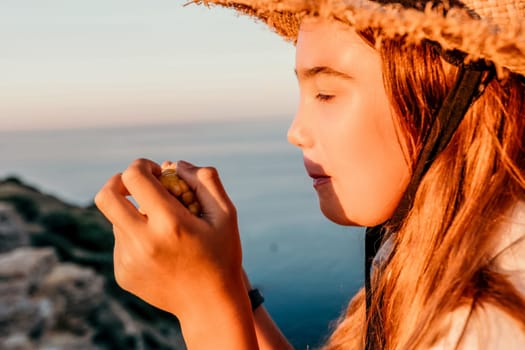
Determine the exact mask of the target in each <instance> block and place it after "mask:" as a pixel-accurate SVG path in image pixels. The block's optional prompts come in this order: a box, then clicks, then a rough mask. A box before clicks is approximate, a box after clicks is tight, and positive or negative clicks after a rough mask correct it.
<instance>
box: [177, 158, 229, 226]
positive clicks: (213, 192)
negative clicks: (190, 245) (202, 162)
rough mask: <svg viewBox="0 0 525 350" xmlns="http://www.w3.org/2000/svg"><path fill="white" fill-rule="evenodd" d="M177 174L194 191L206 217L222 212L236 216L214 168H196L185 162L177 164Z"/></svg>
mask: <svg viewBox="0 0 525 350" xmlns="http://www.w3.org/2000/svg"><path fill="white" fill-rule="evenodd" d="M177 173H178V174H179V175H180V177H181V178H183V179H184V180H185V181H186V182H187V183H188V185H189V186H190V187H191V188H192V189H193V191H194V192H195V195H196V196H197V199H198V201H199V202H200V204H201V206H202V208H203V215H204V216H208V217H209V216H214V213H217V212H221V213H226V214H234V213H235V207H234V206H233V204H232V202H231V200H230V198H229V197H228V194H227V193H226V191H225V189H224V187H223V185H222V182H221V180H220V178H219V174H218V172H217V170H216V169H215V168H213V167H202V168H201V167H195V166H193V165H192V164H189V163H187V162H184V161H179V162H177Z"/></svg>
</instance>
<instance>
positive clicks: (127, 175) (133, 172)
mask: <svg viewBox="0 0 525 350" xmlns="http://www.w3.org/2000/svg"><path fill="white" fill-rule="evenodd" d="M141 169H142V168H141V167H138V166H133V165H131V166H130V167H128V168H127V169H126V170H124V172H123V173H122V182H123V183H124V184H126V185H128V186H129V185H133V184H134V183H137V182H139V181H140V179H141V178H142V177H143V171H142V170H141Z"/></svg>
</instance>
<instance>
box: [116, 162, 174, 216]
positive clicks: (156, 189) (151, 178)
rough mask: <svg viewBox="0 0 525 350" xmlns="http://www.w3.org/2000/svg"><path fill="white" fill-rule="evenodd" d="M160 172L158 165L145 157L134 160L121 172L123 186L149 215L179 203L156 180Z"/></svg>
mask: <svg viewBox="0 0 525 350" xmlns="http://www.w3.org/2000/svg"><path fill="white" fill-rule="evenodd" d="M160 174H161V168H160V166H159V165H158V164H156V163H154V162H152V161H150V160H147V159H138V160H136V161H134V162H133V163H132V164H131V165H130V166H129V167H128V168H127V169H126V170H125V171H124V172H123V173H122V182H123V184H124V186H125V187H126V188H127V189H128V191H129V193H130V194H131V196H133V198H134V199H135V201H136V202H137V204H138V205H139V206H140V208H141V210H142V211H143V212H145V213H146V214H147V215H148V216H149V217H152V216H155V215H156V213H159V214H160V212H161V211H162V209H166V208H172V207H173V206H174V205H177V204H179V203H177V201H176V200H174V198H173V197H172V196H168V193H167V190H166V189H165V188H164V186H162V184H161V183H160V181H159V180H158V178H159V176H160Z"/></svg>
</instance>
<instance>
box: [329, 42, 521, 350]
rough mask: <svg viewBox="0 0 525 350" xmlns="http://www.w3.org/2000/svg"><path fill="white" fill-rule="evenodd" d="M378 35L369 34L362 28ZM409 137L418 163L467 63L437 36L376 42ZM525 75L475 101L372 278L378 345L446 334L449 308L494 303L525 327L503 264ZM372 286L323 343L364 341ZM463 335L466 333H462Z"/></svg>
mask: <svg viewBox="0 0 525 350" xmlns="http://www.w3.org/2000/svg"><path fill="white" fill-rule="evenodd" d="M361 34H362V35H363V37H364V38H365V40H368V41H369V42H370V41H372V40H370V33H361ZM377 47H378V50H379V53H380V55H381V56H382V59H383V76H384V83H385V88H386V92H387V95H388V96H389V99H390V102H391V104H392V107H393V109H394V112H395V113H394V114H395V116H396V118H397V120H396V122H397V125H398V127H399V133H400V134H399V135H400V141H401V142H403V143H404V147H406V149H407V150H408V154H409V155H408V157H407V161H408V162H409V164H410V165H411V166H413V165H414V164H415V161H416V159H417V156H418V154H419V151H420V150H421V147H422V142H423V140H424V137H425V135H426V133H427V132H428V129H429V125H430V124H431V123H432V122H433V118H434V117H435V115H436V112H437V111H438V109H439V107H440V106H441V104H442V103H443V101H444V99H445V97H446V94H447V92H448V91H449V89H450V88H451V86H452V85H453V83H454V81H455V79H456V75H457V72H458V68H457V67H454V66H451V65H449V64H447V63H444V61H443V59H442V58H441V55H440V53H439V51H438V49H437V48H436V47H435V46H434V45H432V44H429V43H426V42H422V43H420V44H409V43H406V42H404V40H403V38H397V39H388V40H384V41H382V42H381V44H380V45H378V46H377ZM524 113H525V79H524V78H523V77H522V76H519V75H515V74H512V73H510V74H509V75H508V76H507V77H506V78H505V79H500V80H493V81H492V82H491V83H490V84H489V86H487V88H486V90H485V92H484V94H483V95H482V96H481V97H480V98H479V99H478V100H477V101H476V102H475V103H474V104H473V105H472V106H471V107H470V109H469V111H468V112H467V114H466V115H465V118H464V120H463V121H462V123H461V125H460V126H459V128H458V130H457V132H456V133H455V135H454V137H453V138H452V140H451V142H450V144H449V145H448V146H447V148H446V149H445V150H444V151H443V152H442V153H441V154H440V155H439V156H438V157H437V159H436V160H435V161H434V162H433V164H432V165H431V167H430V169H429V170H428V172H427V174H426V175H425V176H424V178H423V179H422V182H421V184H420V186H419V188H418V191H417V193H416V196H415V201H414V205H413V208H412V210H411V211H410V213H409V215H408V217H407V218H406V219H405V220H404V222H403V223H402V226H401V228H400V229H399V230H398V232H397V234H395V235H394V236H393V246H394V249H393V251H392V253H391V256H390V259H389V260H388V264H386V266H384V267H383V268H382V269H381V271H380V272H379V277H378V279H377V281H375V283H374V285H373V290H374V295H375V298H374V299H373V300H372V309H373V308H379V317H378V318H377V319H379V320H380V322H379V323H378V324H376V325H374V326H375V327H374V328H375V330H376V331H377V332H376V333H375V337H374V344H375V345H376V347H377V348H380V349H403V350H405V349H417V348H421V347H424V346H429V345H431V344H432V343H433V342H435V341H436V340H437V339H439V338H440V337H441V336H443V335H444V334H446V332H447V329H448V327H449V325H448V324H447V322H446V316H447V315H448V314H449V313H451V312H452V311H454V310H457V309H458V308H459V307H468V308H470V310H471V313H472V314H473V313H475V312H476V310H478V308H480V307H482V305H486V304H487V303H488V304H491V305H494V306H496V307H498V308H500V309H501V310H502V311H504V312H506V313H507V314H508V315H509V316H511V317H513V318H514V319H515V320H516V321H518V322H519V324H521V325H522V326H523V329H524V331H525V313H524V312H523V310H525V300H524V298H523V296H522V295H521V294H520V293H519V292H518V291H517V290H516V289H515V287H514V286H513V284H512V283H510V282H509V281H508V279H507V277H506V276H505V275H503V274H501V273H499V272H498V271H497V269H495V268H494V258H495V254H496V253H497V252H495V251H494V249H495V246H496V244H497V242H498V240H499V239H500V233H499V231H498V229H497V225H498V223H499V222H500V221H501V219H502V217H503V215H505V214H506V213H508V211H509V210H510V208H511V207H512V205H513V204H515V203H516V202H517V201H518V200H523V199H525V145H524V140H525V115H524ZM365 313H366V312H365V300H364V292H363V290H361V291H359V292H358V293H357V295H356V296H355V297H354V298H353V299H352V301H351V302H350V304H349V306H348V309H347V311H346V313H345V314H344V315H343V316H342V317H341V319H340V320H339V321H338V323H337V324H336V326H335V330H334V332H333V334H332V335H331V336H330V338H329V339H328V341H327V343H326V344H325V345H324V347H323V350H339V349H362V348H363V346H364V336H365V329H366V324H367V322H370V320H369V319H368V318H367V317H366V316H365ZM459 343H461V338H460V339H459Z"/></svg>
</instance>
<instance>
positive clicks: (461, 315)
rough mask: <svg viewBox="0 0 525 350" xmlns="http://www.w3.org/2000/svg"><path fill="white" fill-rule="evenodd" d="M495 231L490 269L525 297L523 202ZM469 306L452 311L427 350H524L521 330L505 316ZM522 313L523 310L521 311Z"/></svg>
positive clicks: (492, 307) (492, 309)
mask: <svg viewBox="0 0 525 350" xmlns="http://www.w3.org/2000/svg"><path fill="white" fill-rule="evenodd" d="M509 214H510V215H509V216H508V219H507V220H504V222H503V223H502V225H501V226H500V227H499V228H498V230H501V240H500V243H499V244H498V246H497V247H496V249H495V256H497V257H496V258H495V260H494V266H495V267H496V269H497V270H498V272H502V273H505V274H506V275H507V276H508V280H509V281H510V282H511V283H512V284H513V285H514V286H515V287H516V289H517V290H518V291H519V292H520V293H521V294H522V296H524V297H525V202H519V203H518V204H517V205H516V206H515V207H514V208H513V209H512V210H511V211H510V213H509ZM470 312H471V309H470V306H465V307H460V308H458V309H456V310H455V311H454V312H452V313H451V314H450V315H449V316H448V318H447V319H446V321H448V322H449V324H450V330H449V332H448V334H446V335H445V336H444V337H443V338H442V339H441V340H439V341H438V343H437V344H435V345H434V346H432V348H431V350H450V349H455V348H456V344H457V343H458V340H459V339H460V337H461V335H462V333H463V332H464V334H463V337H462V338H461V342H460V343H459V347H458V349H460V350H467V349H483V350H525V329H524V328H523V326H522V325H521V324H520V323H518V322H517V321H515V320H514V319H513V318H512V317H511V316H510V315H509V314H507V313H505V312H504V311H502V310H501V309H500V308H498V307H497V306H495V305H492V304H481V305H478V306H476V308H475V309H474V311H473V314H472V315H470V317H469V313H470ZM522 312H523V313H525V310H522Z"/></svg>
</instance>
